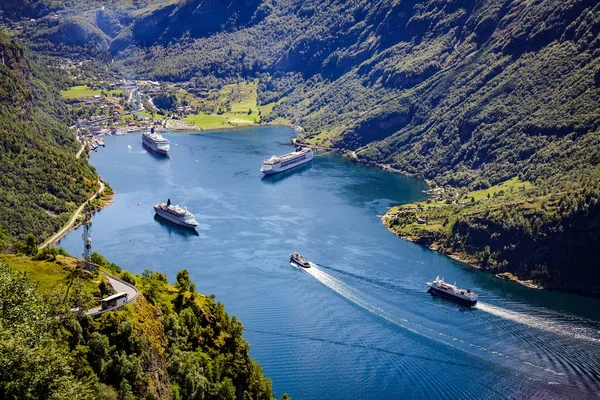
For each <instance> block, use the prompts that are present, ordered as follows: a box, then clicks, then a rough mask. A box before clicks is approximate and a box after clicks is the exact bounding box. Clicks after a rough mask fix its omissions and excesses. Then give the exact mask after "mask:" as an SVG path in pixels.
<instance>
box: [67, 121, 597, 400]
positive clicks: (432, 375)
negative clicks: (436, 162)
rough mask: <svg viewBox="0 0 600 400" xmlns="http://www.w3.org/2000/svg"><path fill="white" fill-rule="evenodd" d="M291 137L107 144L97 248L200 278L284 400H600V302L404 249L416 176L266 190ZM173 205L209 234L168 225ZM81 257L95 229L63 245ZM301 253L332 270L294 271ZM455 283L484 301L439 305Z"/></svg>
mask: <svg viewBox="0 0 600 400" xmlns="http://www.w3.org/2000/svg"><path fill="white" fill-rule="evenodd" d="M293 134H294V133H293V131H292V130H290V129H288V128H281V127H266V128H254V129H247V130H237V131H227V132H213V133H200V134H175V133H171V132H168V133H166V134H165V136H166V137H168V139H169V140H170V141H171V151H170V153H171V156H170V158H162V157H158V156H154V155H152V154H151V153H149V152H146V151H144V150H143V149H142V146H141V138H140V134H132V135H128V136H120V137H115V136H113V137H106V138H105V142H106V146H107V147H106V148H105V149H100V150H99V151H98V152H97V153H94V154H92V156H91V162H92V164H93V165H94V166H95V167H96V169H97V170H98V172H99V173H100V175H101V176H102V177H103V178H104V179H105V180H106V181H107V182H108V183H109V184H110V185H111V186H112V187H113V188H114V189H115V191H116V196H115V198H114V205H112V206H109V207H107V208H105V209H103V210H102V211H100V212H98V213H97V214H96V215H95V216H94V219H93V224H92V229H91V232H92V240H93V248H94V250H95V251H98V252H100V253H101V254H103V255H104V256H105V257H106V258H108V259H109V260H111V261H113V262H116V263H117V264H119V265H121V266H122V267H123V268H126V269H128V270H131V271H133V272H135V273H141V272H142V271H143V270H145V269H152V270H155V271H161V272H164V273H166V274H167V275H168V276H169V278H170V279H171V280H174V278H175V274H176V273H177V271H179V270H181V269H183V268H187V269H188V270H189V271H190V274H191V277H192V278H193V279H194V281H195V282H196V284H197V288H198V291H200V292H202V293H206V294H208V293H214V294H215V295H216V299H217V300H219V301H221V302H223V303H224V304H225V307H226V309H227V311H228V312H229V313H230V314H235V315H236V316H237V317H238V318H240V319H241V321H242V322H243V323H244V326H245V334H244V336H245V337H246V338H247V339H248V340H249V342H250V343H251V346H252V348H251V355H252V356H253V357H254V358H256V359H257V361H258V362H260V363H261V364H262V366H263V368H264V370H265V373H266V374H267V376H268V377H270V378H272V379H273V386H274V390H275V391H276V392H277V394H278V395H281V394H282V393H283V392H288V393H289V394H290V395H291V396H292V397H293V398H294V399H295V400H303V399H315V400H320V399H382V398H387V399H396V398H433V397H436V398H488V399H489V398H523V397H526V398H535V397H538V398H539V397H544V398H575V397H577V398H592V397H595V396H598V395H600V322H599V321H600V301H599V300H595V299H589V298H583V297H579V296H575V295H567V294H561V293H556V292H545V291H535V290H531V289H526V288H522V287H519V286H516V285H514V284H511V283H508V282H504V281H500V280H498V279H495V278H493V277H492V276H491V275H489V274H486V273H484V272H481V271H477V270H475V269H473V268H471V267H468V266H465V265H462V264H460V263H457V262H455V261H453V260H451V259H449V258H447V257H444V256H442V255H440V254H438V253H435V252H433V251H430V250H428V249H425V248H423V247H420V246H418V245H416V244H412V243H409V242H406V241H403V240H401V239H399V238H397V237H396V236H394V235H393V234H391V233H389V232H388V231H387V230H386V229H385V227H383V226H382V224H381V223H380V220H379V218H378V214H383V213H384V212H385V211H386V208H387V207H389V206H391V205H394V204H398V203H407V202H412V201H416V200H422V199H424V198H425V195H424V194H423V193H422V190H423V189H424V188H425V186H424V184H423V183H422V182H420V181H418V180H416V179H412V178H407V177H403V176H400V175H397V174H392V173H389V172H385V171H381V170H377V169H374V168H369V167H363V166H358V165H354V164H351V163H349V162H348V161H346V160H344V159H343V158H341V157H339V156H337V155H335V154H331V153H317V155H316V158H315V159H314V161H313V162H312V163H310V164H308V165H305V166H302V167H299V168H297V169H295V170H291V171H288V172H285V173H283V174H280V175H275V176H272V177H268V178H265V179H261V173H260V171H259V168H260V164H261V161H262V160H263V159H264V158H268V157H270V156H271V155H273V154H283V153H285V152H288V151H290V147H289V146H288V142H289V139H290V138H291V137H292V136H293ZM167 198H170V199H171V201H173V202H174V203H178V204H180V205H185V206H187V207H188V208H189V210H190V211H192V212H193V213H195V215H196V218H197V220H198V222H199V223H200V227H199V228H198V231H197V234H194V233H191V232H190V231H187V230H184V229H180V228H177V227H174V226H172V225H169V224H168V223H165V222H163V221H161V220H159V219H156V218H155V217H154V211H153V209H152V206H153V205H154V204H156V203H158V202H164V201H166V200H167ZM61 245H62V246H64V247H65V248H66V249H67V250H68V251H69V252H70V253H72V254H74V255H79V254H80V253H81V248H82V244H81V231H80V230H78V231H75V232H72V233H71V234H69V235H68V236H67V237H66V238H65V239H63V240H62V242H61ZM292 251H298V252H300V253H301V254H303V255H305V256H306V257H307V258H308V259H310V260H312V261H314V262H315V263H317V264H318V267H317V268H314V269H310V270H307V271H300V270H297V269H293V268H291V267H290V265H289V263H288V259H289V254H290V253H291V252H292ZM436 275H440V276H441V277H445V278H446V280H448V281H451V282H454V281H456V282H457V284H458V285H459V286H460V287H465V288H466V287H470V288H472V289H473V290H474V291H475V292H477V293H479V294H480V304H479V305H478V306H477V307H476V308H473V309H466V308H463V307H460V306H458V305H455V304H453V303H450V302H448V301H445V300H443V299H439V298H434V297H432V296H430V295H429V294H427V293H426V289H427V287H426V282H427V281H428V280H432V279H434V278H435V277H436Z"/></svg>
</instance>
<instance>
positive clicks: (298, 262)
mask: <svg viewBox="0 0 600 400" xmlns="http://www.w3.org/2000/svg"><path fill="white" fill-rule="evenodd" d="M290 265H291V266H292V267H302V268H310V261H308V260H307V259H306V258H304V257H302V256H301V255H300V254H298V253H296V252H293V253H292V254H290Z"/></svg>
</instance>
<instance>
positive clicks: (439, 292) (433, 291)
mask: <svg viewBox="0 0 600 400" xmlns="http://www.w3.org/2000/svg"><path fill="white" fill-rule="evenodd" d="M429 293H431V294H432V295H434V296H440V297H444V298H446V299H448V300H451V301H453V302H455V303H458V304H460V305H463V306H467V307H473V306H475V305H476V304H477V300H469V299H463V298H462V297H457V296H454V295H452V294H450V293H447V292H445V291H443V290H440V289H437V288H435V287H434V286H429Z"/></svg>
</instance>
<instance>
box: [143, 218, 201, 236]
mask: <svg viewBox="0 0 600 400" xmlns="http://www.w3.org/2000/svg"><path fill="white" fill-rule="evenodd" d="M154 220H155V221H156V222H158V223H159V224H160V225H161V226H162V227H163V228H164V229H165V230H166V231H167V232H169V235H172V234H176V235H181V236H200V234H199V233H198V232H197V231H196V230H195V229H191V228H185V227H183V226H179V225H177V224H174V223H173V222H169V221H167V220H166V219H163V218H161V217H159V216H158V215H156V214H154Z"/></svg>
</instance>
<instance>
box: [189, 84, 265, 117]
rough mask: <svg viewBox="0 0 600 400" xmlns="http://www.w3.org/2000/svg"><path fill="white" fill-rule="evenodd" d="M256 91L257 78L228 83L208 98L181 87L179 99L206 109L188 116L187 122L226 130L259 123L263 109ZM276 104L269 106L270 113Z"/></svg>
mask: <svg viewBox="0 0 600 400" xmlns="http://www.w3.org/2000/svg"><path fill="white" fill-rule="evenodd" d="M257 91H258V81H252V82H241V83H234V84H231V85H225V86H223V87H222V88H221V89H220V90H219V91H214V92H212V93H209V94H208V96H206V97H205V98H199V97H196V96H194V95H193V94H191V93H189V92H187V91H185V90H180V91H179V92H178V93H177V98H178V100H179V101H180V102H182V101H185V102H186V103H187V104H189V105H190V106H195V107H198V108H199V109H200V110H205V111H206V112H199V113H198V114H191V115H188V116H187V117H185V118H184V119H183V121H184V122H187V123H191V124H194V125H196V126H198V127H200V128H201V129H227V128H231V127H243V126H252V125H254V124H258V123H260V116H259V115H258V112H259V110H261V108H260V107H259V106H258V104H257V96H258V94H257ZM274 106H275V104H273V105H270V108H268V109H269V112H270V110H271V109H272V108H273V107H274ZM207 110H212V112H210V111H207ZM248 112H250V114H248ZM261 112H262V111H261Z"/></svg>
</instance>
